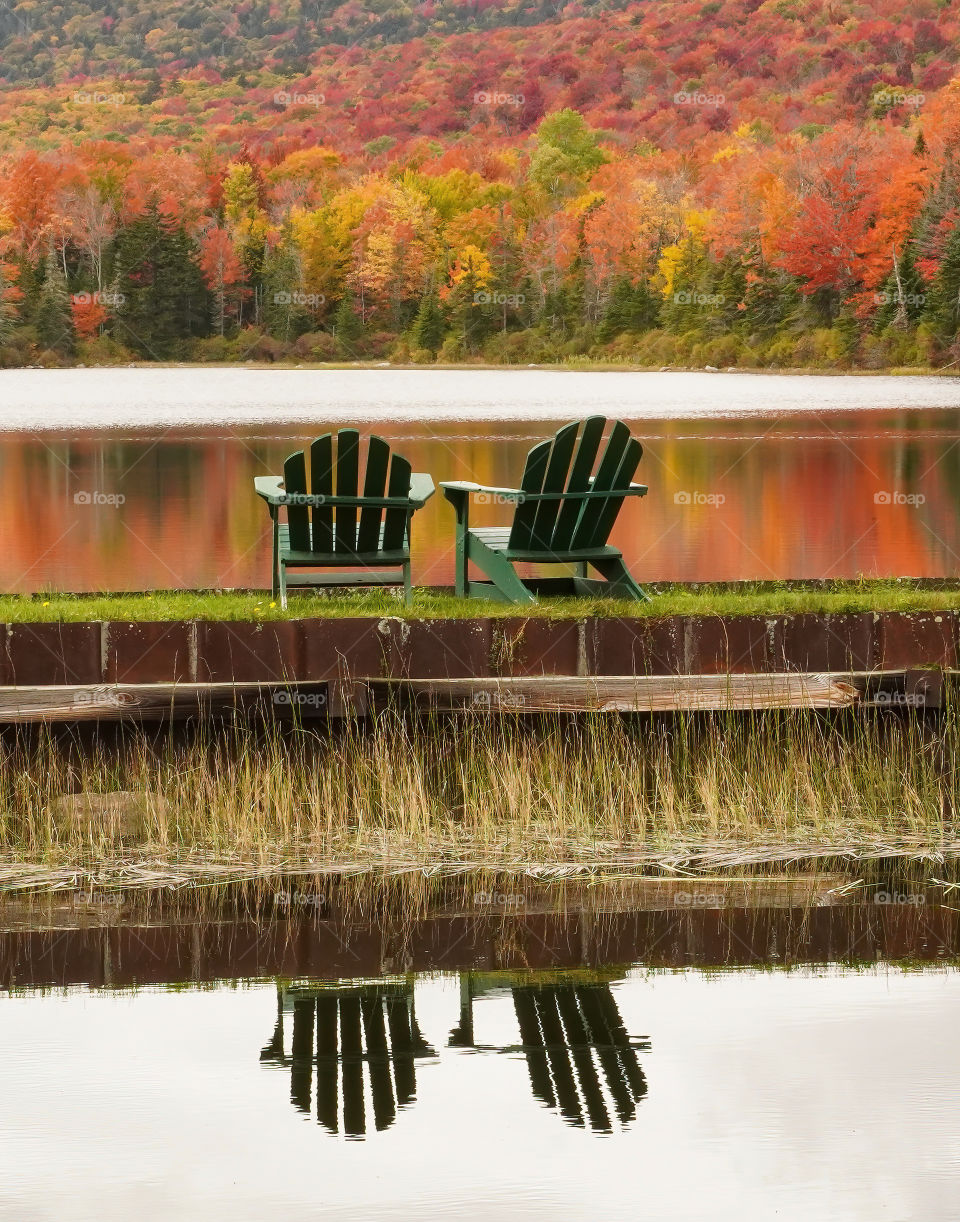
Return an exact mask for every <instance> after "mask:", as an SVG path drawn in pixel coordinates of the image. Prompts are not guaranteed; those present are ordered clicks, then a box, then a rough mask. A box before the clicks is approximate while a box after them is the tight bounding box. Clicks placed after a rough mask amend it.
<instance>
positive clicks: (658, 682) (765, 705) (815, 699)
mask: <svg viewBox="0 0 960 1222" xmlns="http://www.w3.org/2000/svg"><path fill="white" fill-rule="evenodd" d="M370 689H371V694H372V695H373V697H374V700H375V702H376V703H381V702H382V700H383V697H384V696H387V697H389V696H394V697H396V696H403V695H409V696H412V698H413V702H414V703H415V704H416V705H417V706H423V707H429V708H434V709H437V710H449V711H459V712H467V711H470V712H478V713H485V712H491V713H492V712H496V713H503V712H515V713H541V712H543V713H546V712H571V713H574V712H583V711H587V710H595V711H597V712H605V713H639V712H675V711H681V710H685V709H686V710H697V709H702V710H712V709H715V710H721V709H800V708H807V709H826V708H845V707H847V706H848V705H851V704H854V703H855V702H856V701H857V700H858V699H859V696H860V692H859V690H858V688H857V686H855V685H854V684H853V683H849V682H846V681H845V677H844V676H842V675H818V674H806V675H800V674H771V675H611V676H591V677H588V678H579V677H571V676H566V675H562V676H558V675H543V676H536V677H519V678H511V679H400V680H382V681H371V683H370ZM378 697H379V698H380V699H379V701H378V700H377V698H378Z"/></svg>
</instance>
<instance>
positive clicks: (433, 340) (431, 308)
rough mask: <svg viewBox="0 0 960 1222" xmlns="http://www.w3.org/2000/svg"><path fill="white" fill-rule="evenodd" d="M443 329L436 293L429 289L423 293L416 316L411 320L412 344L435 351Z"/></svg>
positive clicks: (438, 345)
mask: <svg viewBox="0 0 960 1222" xmlns="http://www.w3.org/2000/svg"><path fill="white" fill-rule="evenodd" d="M444 330H445V327H444V321H443V314H442V313H441V311H440V303H439V302H438V301H437V297H436V294H435V293H434V292H433V291H432V290H430V291H428V292H427V293H425V294H424V296H423V299H422V301H421V302H420V308H419V310H418V311H417V316H416V318H415V319H414V320H413V328H412V332H411V334H412V338H413V342H414V345H415V346H416V347H417V348H425V349H426V350H427V351H428V352H433V353H436V352H438V351H439V349H440V346H441V344H442V343H443V336H444Z"/></svg>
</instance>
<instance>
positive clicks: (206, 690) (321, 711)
mask: <svg viewBox="0 0 960 1222" xmlns="http://www.w3.org/2000/svg"><path fill="white" fill-rule="evenodd" d="M353 686H354V685H352V684H351V685H341V684H332V683H297V684H288V683H104V684H98V685H83V686H76V687H71V686H67V685H58V686H52V687H0V723H28V722H45V721H50V722H53V721H122V720H126V719H133V720H141V721H165V720H167V719H171V720H182V719H184V718H188V717H196V716H206V717H209V716H213V715H215V714H218V713H229V712H232V711H234V710H244V711H248V712H249V711H253V710H255V709H260V710H262V711H269V712H270V713H271V714H272V715H275V716H276V717H277V718H279V719H281V720H291V719H293V718H294V717H297V716H300V717H317V716H321V717H326V716H342V715H344V712H345V707H344V697H345V695H348V693H345V692H344V691H341V690H340V689H341V688H342V687H344V688H347V687H349V688H351V689H352V687H353ZM334 689H335V690H334Z"/></svg>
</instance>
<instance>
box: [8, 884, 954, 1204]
mask: <svg viewBox="0 0 960 1222" xmlns="http://www.w3.org/2000/svg"><path fill="white" fill-rule="evenodd" d="M696 898H697V896H696V895H694V897H693V899H696ZM706 898H707V899H708V901H709V903H711V904H716V903H717V902H718V901H717V899H716V898H714V899H710V898H709V897H706ZM901 898H903V899H904V903H903V904H895V903H892V902H889V900H888V902H885V903H883V904H880V903H879V902H875V903H873V904H867V905H863V904H860V905H849V906H845V907H836V906H831V905H829V904H828V906H826V907H813V908H811V909H798V908H783V909H779V910H768V909H739V908H726V909H722V910H712V911H708V910H697V911H692V910H687V911H684V912H677V911H673V912H670V911H655V912H645V913H630V912H626V913H618V914H606V915H604V914H603V913H597V912H592V913H590V914H580V915H570V914H568V915H567V916H565V917H558V916H551V915H549V914H547V915H540V916H535V915H526V916H522V915H518V914H517V913H515V912H509V913H506V914H505V915H504V914H501V915H500V916H497V917H495V916H491V915H486V914H485V915H483V916H482V917H475V916H471V915H470V914H469V913H467V914H466V915H464V914H463V913H462V912H460V911H456V910H453V909H455V906H452V905H447V909H448V910H447V911H445V912H443V911H442V912H441V913H440V915H437V916H435V917H433V918H431V919H430V920H425V921H422V922H413V923H412V924H410V925H409V926H408V927H407V928H406V930H405V931H403V930H398V929H396V928H389V929H388V928H384V927H383V926H382V925H381V924H380V923H375V924H370V923H369V922H368V921H363V920H358V919H356V918H350V919H344V920H338V919H337V918H336V916H335V914H331V913H329V912H325V911H320V912H317V913H311V914H310V915H308V916H301V915H300V913H299V912H298V913H297V914H295V915H291V916H289V917H285V918H283V919H275V918H270V917H263V916H261V918H259V919H258V920H256V921H247V922H246V923H243V922H240V923H238V922H235V921H234V922H229V921H228V922H220V923H212V924H206V925H182V926H177V925H173V926H164V924H163V922H162V921H161V920H159V919H154V920H153V921H151V922H150V923H141V924H136V923H134V924H127V925H123V924H120V925H117V924H112V923H111V922H110V921H109V920H108V921H107V924H106V925H105V926H104V927H103V928H95V929H86V930H70V929H68V928H66V927H65V924H69V922H66V923H64V921H63V920H62V919H60V920H59V924H58V920H57V919H54V917H53V916H52V915H51V914H50V913H48V914H47V917H46V918H45V919H44V920H41V921H39V922H35V925H36V928H33V929H31V930H20V931H19V932H8V933H4V934H0V984H2V985H3V986H6V988H7V990H8V992H7V995H6V996H5V997H3V998H2V999H0V1024H2V1026H0V1029H2V1032H3V1040H2V1042H0V1080H2V1082H3V1103H4V1106H3V1108H2V1110H0V1216H2V1217H4V1218H10V1219H15V1220H16V1222H40V1220H44V1222H45V1220H47V1219H50V1220H53V1219H57V1220H59V1219H62V1218H67V1217H69V1218H71V1219H76V1220H77V1222H85V1220H88V1219H89V1220H90V1222H129V1219H130V1218H133V1217H135V1218H138V1219H143V1220H144V1222H153V1220H156V1222H167V1220H168V1219H170V1218H204V1219H210V1220H217V1222H218V1220H220V1219H223V1220H224V1222H226V1220H230V1222H242V1220H246V1219H249V1220H251V1222H254V1220H255V1222H261V1220H262V1219H264V1218H267V1217H274V1216H277V1215H278V1214H283V1213H289V1215H290V1216H296V1217H300V1218H311V1219H312V1218H321V1217H322V1218H335V1219H344V1220H347V1219H349V1220H357V1222H359V1220H360V1219H363V1220H366V1222H377V1220H379V1219H401V1218H402V1219H407V1218H414V1217H416V1218H421V1219H455V1218H456V1219H459V1218H477V1219H484V1220H486V1219H490V1220H491V1222H492V1220H493V1219H502V1218H507V1219H513V1218H517V1219H551V1220H555V1219H557V1218H562V1219H565V1220H567V1219H576V1220H580V1219H583V1220H585V1222H587V1220H588V1222H595V1220H596V1219H597V1218H609V1219H623V1220H625V1222H626V1220H629V1222H634V1220H635V1219H637V1218H644V1219H652V1220H661V1219H662V1220H667V1219H670V1220H676V1219H683V1220H691V1222H693V1220H696V1222H700V1220H701V1219H703V1218H707V1217H709V1218H711V1219H717V1220H719V1222H728V1220H729V1222H766V1220H767V1219H773V1218H778V1219H784V1220H786V1222H809V1219H811V1218H815V1219H817V1220H818V1222H834V1220H835V1222H854V1220H856V1222H876V1219H878V1218H885V1219H886V1218H888V1219H891V1220H896V1222H906V1220H914V1219H915V1220H918V1222H947V1220H949V1219H954V1218H956V1216H957V1214H956V1202H957V1200H958V1198H960V1142H958V1137H957V1134H958V1131H960V1094H958V1091H957V1081H958V1076H960V1047H958V1043H957V1040H956V1038H955V1035H956V1015H957V1012H958V1006H960V973H958V971H957V964H958V954H960V924H958V920H957V916H956V909H954V908H952V907H942V906H940V904H939V902H938V903H937V904H936V905H930V904H928V901H927V899H925V898H921V896H920V895H917V896H913V895H909V896H904V897H901ZM488 899H492V900H497V899H498V897H497V896H493V897H488ZM908 900H910V901H913V900H917V903H913V902H909V903H908V902H906V901H908ZM687 901H688V903H689V902H691V897H690V896H687ZM504 902H505V901H504ZM673 902H674V903H676V902H678V899H677V897H676V896H675V897H674V901H673ZM2 917H3V911H2V908H0V918H2ZM378 965H379V966H378Z"/></svg>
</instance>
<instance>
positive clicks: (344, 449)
mask: <svg viewBox="0 0 960 1222" xmlns="http://www.w3.org/2000/svg"><path fill="white" fill-rule="evenodd" d="M359 474H360V434H359V433H358V432H357V430H356V429H341V430H340V432H339V433H338V434H337V489H336V495H337V496H356V495H357V481H358V478H359ZM333 550H334V551H335V552H340V553H343V554H345V555H346V554H349V555H356V552H357V511H356V509H355V508H352V507H350V506H345V505H338V506H337V513H336V522H335V525H334V542H333Z"/></svg>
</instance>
